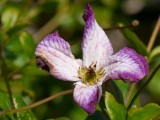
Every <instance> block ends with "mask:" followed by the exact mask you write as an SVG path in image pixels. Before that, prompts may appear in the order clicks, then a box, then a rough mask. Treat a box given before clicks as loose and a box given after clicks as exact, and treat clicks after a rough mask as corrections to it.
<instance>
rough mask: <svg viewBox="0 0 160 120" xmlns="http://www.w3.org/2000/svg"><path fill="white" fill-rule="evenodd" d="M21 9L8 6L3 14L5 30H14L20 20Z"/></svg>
mask: <svg viewBox="0 0 160 120" xmlns="http://www.w3.org/2000/svg"><path fill="white" fill-rule="evenodd" d="M19 13H20V9H19V8H18V7H15V6H8V7H7V8H5V10H4V11H3V13H2V17H1V21H2V25H3V29H4V30H5V31H8V30H9V29H10V28H12V27H13V26H14V25H15V23H16V22H17V20H18V16H19Z"/></svg>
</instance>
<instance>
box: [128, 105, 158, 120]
mask: <svg viewBox="0 0 160 120" xmlns="http://www.w3.org/2000/svg"><path fill="white" fill-rule="evenodd" d="M158 114H160V106H158V105H157V104H154V103H150V104H147V105H146V106H144V107H140V108H132V109H130V110H129V112H128V120H152V119H153V118H155V117H156V116H157V115H158Z"/></svg>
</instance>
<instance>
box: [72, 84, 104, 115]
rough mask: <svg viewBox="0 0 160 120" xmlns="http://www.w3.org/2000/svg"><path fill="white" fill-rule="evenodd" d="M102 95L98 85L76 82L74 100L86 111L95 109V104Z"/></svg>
mask: <svg viewBox="0 0 160 120" xmlns="http://www.w3.org/2000/svg"><path fill="white" fill-rule="evenodd" d="M101 95H102V88H101V86H100V85H94V86H87V85H85V84H83V83H81V82H78V83H76V85H75V88H74V93H73V96H74V100H75V101H76V102H77V103H78V104H79V105H80V106H81V107H82V108H83V109H84V110H85V111H86V112H87V113H88V114H92V113H94V111H95V108H96V105H97V103H98V102H99V100H100V97H101Z"/></svg>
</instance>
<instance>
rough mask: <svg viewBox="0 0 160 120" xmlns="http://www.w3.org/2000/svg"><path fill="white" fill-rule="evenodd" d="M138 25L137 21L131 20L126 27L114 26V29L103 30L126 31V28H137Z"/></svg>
mask: <svg viewBox="0 0 160 120" xmlns="http://www.w3.org/2000/svg"><path fill="white" fill-rule="evenodd" d="M138 25H139V21H138V20H133V21H132V23H131V24H128V25H125V26H115V27H111V28H106V29H104V30H105V31H108V30H114V29H126V28H132V27H137V26H138Z"/></svg>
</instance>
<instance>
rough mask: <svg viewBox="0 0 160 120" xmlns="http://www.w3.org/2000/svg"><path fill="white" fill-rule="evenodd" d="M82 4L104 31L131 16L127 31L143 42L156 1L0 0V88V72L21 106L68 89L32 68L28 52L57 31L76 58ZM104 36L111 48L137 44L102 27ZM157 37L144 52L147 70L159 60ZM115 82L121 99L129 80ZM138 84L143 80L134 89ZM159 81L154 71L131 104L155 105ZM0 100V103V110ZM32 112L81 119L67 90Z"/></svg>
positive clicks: (159, 3) (158, 9) (2, 86)
mask: <svg viewBox="0 0 160 120" xmlns="http://www.w3.org/2000/svg"><path fill="white" fill-rule="evenodd" d="M87 3H90V5H91V6H92V9H93V11H94V13H95V18H96V20H97V22H98V23H99V25H100V26H101V27H102V28H104V29H107V28H112V27H115V26H117V25H119V24H120V23H121V24H123V25H129V24H131V23H132V21H133V20H135V19H136V20H138V21H139V23H140V24H139V26H137V27H133V28H129V30H131V31H132V32H134V33H135V34H136V35H137V37H138V39H139V40H140V41H142V42H143V43H144V45H145V46H147V44H148V41H149V39H150V36H151V34H152V32H153V29H154V26H155V24H156V22H157V19H158V17H159V15H160V0H0V17H1V22H0V42H1V46H0V47H1V48H0V52H1V60H0V66H1V70H0V74H1V77H0V91H1V92H3V93H6V92H7V89H6V83H5V82H4V80H3V78H4V76H7V79H8V81H9V84H10V87H11V90H12V93H13V94H15V95H18V96H21V97H22V99H23V100H24V102H25V103H26V104H27V105H28V104H31V103H34V102H36V101H38V100H41V99H44V98H46V97H48V96H51V95H53V94H56V93H58V92H61V91H64V90H68V89H72V88H73V83H71V82H64V81H61V80H57V79H55V78H53V77H52V76H51V75H50V74H49V73H47V72H45V71H42V70H41V69H39V68H37V67H36V65H35V55H34V51H35V48H36V45H37V44H38V42H39V41H41V40H42V39H43V38H44V37H45V36H46V35H47V34H49V33H52V32H54V31H58V32H59V34H60V36H61V37H62V38H64V39H65V40H66V41H68V42H69V43H70V44H71V47H72V52H73V54H74V55H75V56H76V58H82V52H81V42H82V35H83V30H84V25H85V23H84V21H83V19H82V15H83V12H84V7H85V5H86V4H87ZM106 34H107V35H108V37H109V39H110V41H111V43H112V45H113V48H114V52H117V51H118V50H120V49H121V48H123V47H124V46H129V47H132V48H134V47H138V46H139V44H137V46H133V45H132V44H131V43H130V42H129V41H128V39H126V37H125V35H124V33H122V32H121V30H120V29H113V30H107V31H106ZM159 40H160V34H158V36H157V38H156V42H155V44H154V47H153V48H156V55H155V54H154V55H153V56H151V55H150V54H149V56H148V59H149V62H150V68H151V70H152V69H154V68H155V67H156V65H157V64H159V63H160V56H159V55H160V41H159ZM138 52H139V51H138ZM140 53H141V52H140ZM143 55H145V54H143ZM150 56H151V57H150ZM4 61H5V62H4ZM4 63H5V64H4ZM144 81H145V80H144ZM115 82H116V84H117V85H118V86H119V87H120V89H121V91H122V93H123V96H124V98H125V97H126V95H127V91H128V88H129V86H130V84H128V83H123V82H121V81H115ZM142 83H143V81H141V82H140V83H139V84H138V85H137V88H138V87H139V86H140V85H141V84H142ZM159 85H160V71H158V73H157V74H156V76H155V77H154V78H153V80H152V81H151V83H150V84H149V85H148V86H147V88H146V89H145V90H144V91H143V92H142V93H141V95H140V97H139V100H140V101H137V102H136V104H137V105H139V106H141V105H142V106H144V105H145V104H146V103H149V102H155V103H157V104H159V105H160V97H159V96H160V87H159ZM135 89H136V88H135ZM0 101H1V99H0ZM2 103H3V102H0V108H1V107H2V105H1V104H2ZM1 109H2V108H1ZM32 111H33V113H34V115H35V116H36V117H37V118H38V120H44V119H49V118H57V117H61V116H66V117H68V118H70V119H72V120H84V119H85V118H86V117H87V114H86V112H85V111H83V110H82V109H81V108H80V107H79V106H78V105H77V104H76V103H75V102H74V100H73V97H72V94H69V95H65V96H62V97H59V98H57V99H55V100H53V101H50V102H48V103H46V104H43V105H40V106H38V107H36V108H34V109H32Z"/></svg>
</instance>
